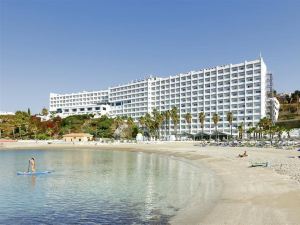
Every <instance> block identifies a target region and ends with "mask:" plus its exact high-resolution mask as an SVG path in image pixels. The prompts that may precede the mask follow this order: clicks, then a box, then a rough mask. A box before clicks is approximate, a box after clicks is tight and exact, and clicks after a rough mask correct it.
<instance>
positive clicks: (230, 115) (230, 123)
mask: <svg viewBox="0 0 300 225" xmlns="http://www.w3.org/2000/svg"><path fill="white" fill-rule="evenodd" d="M227 121H228V123H229V125H230V138H231V139H232V121H233V114H232V112H228V113H227Z"/></svg>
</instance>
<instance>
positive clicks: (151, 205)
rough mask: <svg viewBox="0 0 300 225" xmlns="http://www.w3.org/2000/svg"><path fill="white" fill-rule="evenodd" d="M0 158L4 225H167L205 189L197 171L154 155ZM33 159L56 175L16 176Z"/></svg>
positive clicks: (72, 153)
mask: <svg viewBox="0 0 300 225" xmlns="http://www.w3.org/2000/svg"><path fill="white" fill-rule="evenodd" d="M0 156H1V159H2V164H0V176H1V179H0V203H1V204H0V224H18V223H20V224H28V223H34V224H36V223H49V224H53V223H60V224H61V223H65V224H75V223H76V224H87V223H88V222H89V223H95V224H99V223H100V224H134V223H135V224H149V223H153V224H157V223H159V224H167V223H168V220H169V219H170V217H172V216H174V215H175V214H176V212H177V211H178V210H179V209H180V208H183V207H185V206H186V204H187V203H188V202H189V200H190V199H191V198H192V197H193V195H194V194H195V192H196V191H199V185H200V183H201V179H200V178H201V171H200V169H199V168H196V167H194V166H192V165H189V164H187V163H183V162H180V161H178V160H174V159H170V158H167V157H165V156H160V155H156V154H145V153H133V152H119V151H95V150H62V151H57V150H53V151H50V150H43V151H37V150H35V151H33V150H32V151H30V150H21V151H18V150H15V151H11V150H10V151H2V152H0ZM31 156H35V158H36V161H37V163H38V165H39V167H38V169H39V170H55V172H54V173H52V174H48V175H40V176H30V177H27V176H16V172H17V171H24V168H25V167H26V166H27V159H28V158H29V157H31ZM28 181H29V182H28ZM4 202H5V204H2V203H4ZM28 206H30V207H28ZM25 209H26V210H25Z"/></svg>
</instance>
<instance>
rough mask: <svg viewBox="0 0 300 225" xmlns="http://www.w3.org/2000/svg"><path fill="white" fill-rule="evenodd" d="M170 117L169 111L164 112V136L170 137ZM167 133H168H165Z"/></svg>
mask: <svg viewBox="0 0 300 225" xmlns="http://www.w3.org/2000/svg"><path fill="white" fill-rule="evenodd" d="M170 117H171V111H170V110H167V111H166V112H165V119H166V136H167V135H170ZM167 131H168V133H167Z"/></svg>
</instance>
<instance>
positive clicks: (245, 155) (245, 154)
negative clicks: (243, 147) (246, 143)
mask: <svg viewBox="0 0 300 225" xmlns="http://www.w3.org/2000/svg"><path fill="white" fill-rule="evenodd" d="M247 156H248V155H247V151H245V152H244V153H243V154H239V157H240V158H243V157H247Z"/></svg>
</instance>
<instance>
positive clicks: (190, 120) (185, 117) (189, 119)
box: [184, 113, 192, 134]
mask: <svg viewBox="0 0 300 225" xmlns="http://www.w3.org/2000/svg"><path fill="white" fill-rule="evenodd" d="M184 119H185V120H186V122H187V124H189V132H190V134H192V126H191V123H192V114H190V113H187V114H185V115H184Z"/></svg>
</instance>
